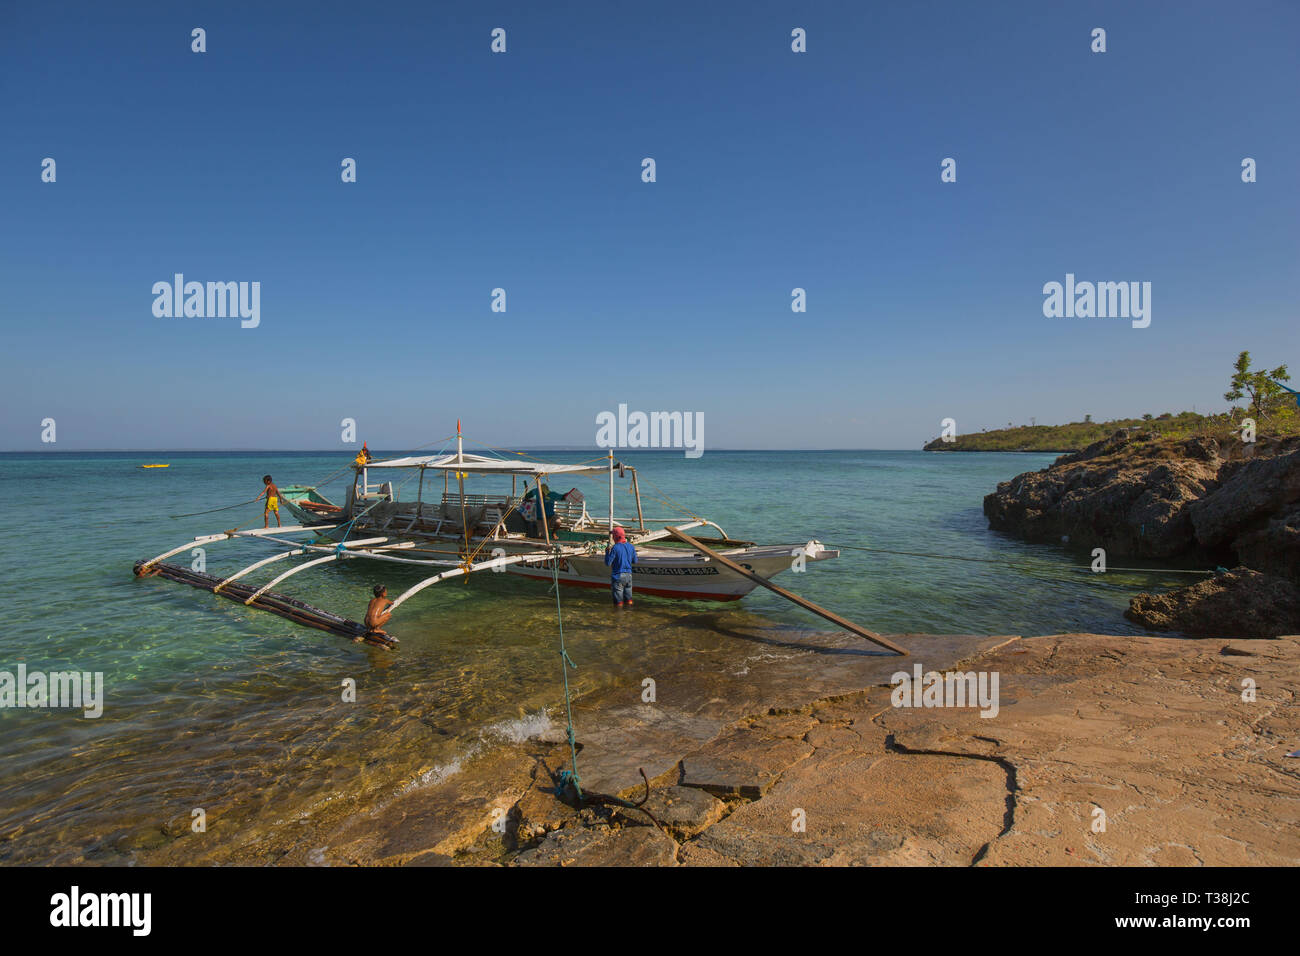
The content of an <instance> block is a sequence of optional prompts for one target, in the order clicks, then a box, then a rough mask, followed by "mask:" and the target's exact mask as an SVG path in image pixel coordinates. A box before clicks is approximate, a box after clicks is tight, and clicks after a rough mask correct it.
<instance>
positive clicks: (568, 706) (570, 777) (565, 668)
mask: <svg viewBox="0 0 1300 956" xmlns="http://www.w3.org/2000/svg"><path fill="white" fill-rule="evenodd" d="M559 565H560V559H559V557H558V556H556V557H554V558H553V559H552V560H551V582H552V586H553V587H554V588H555V621H556V623H557V624H558V625H559V630H560V670H561V671H562V672H563V674H564V710H565V715H566V717H567V719H568V722H569V724H568V728H567V735H568V738H569V759H570V761H571V762H572V765H573V770H572V771H568V770H561V771H560V787H561V789H563V787H564V785H565V784H566V783H572V784H573V791H574V793H576V794H577V796H578V800H579V801H581V800H582V782H581V780H580V778H579V777H578V745H577V742H576V741H577V738H576V736H575V734H574V732H573V701H572V698H571V696H570V694H569V668H570V667H572V668H573V669H574V670H575V671H576V670H577V669H578V665H577V664H575V663H573V658H571V657H569V652H568V650H566V649H565V646H564V614H563V612H562V610H561V608H560V570H559ZM647 786H648V785H647Z"/></svg>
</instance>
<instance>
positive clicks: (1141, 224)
mask: <svg viewBox="0 0 1300 956" xmlns="http://www.w3.org/2000/svg"><path fill="white" fill-rule="evenodd" d="M196 26H201V27H203V28H205V29H206V31H207V52H206V53H204V54H201V55H200V54H194V53H191V52H190V42H191V41H190V30H191V29H192V28H193V27H196ZM1098 26H1099V27H1104V28H1105V29H1106V31H1107V46H1108V52H1106V53H1105V54H1093V53H1091V52H1090V49H1089V47H1090V42H1091V41H1090V31H1091V30H1092V28H1093V27H1098ZM494 27H502V28H504V29H506V31H507V38H508V52H507V53H505V54H504V55H493V54H492V53H491V52H490V50H489V43H490V36H489V34H490V32H491V30H492V29H493V28H494ZM794 27H803V28H804V29H806V30H807V33H808V52H807V53H806V54H798V55H797V54H794V53H792V52H791V50H790V31H791V29H792V28H794ZM1298 48H1300V8H1298V7H1297V5H1296V4H1294V3H1280V2H1278V3H1266V2H1246V3H1213V4H1211V3H1197V2H1192V3H1181V2H1180V3H1155V2H1143V3H1129V2H1119V3H1086V4H1071V5H1069V6H1068V7H1067V6H1066V5H1063V4H1056V3H1042V2H1040V0H1032V2H1022V3H981V4H975V3H968V2H957V0H953V2H943V3H915V4H911V3H871V4H868V3H860V2H852V3H850V2H844V3H805V2H800V3H762V2H745V3H739V2H737V3H710V4H700V3H653V4H646V3H625V2H614V3H611V2H599V3H598V2H591V3H581V4H577V3H569V4H564V3H545V4H541V3H536V2H527V3H517V4H498V3H493V4H483V3H471V2H462V3H454V4H448V3H385V4H353V3H320V2H316V3H310V4H307V3H303V4H283V3H262V2H259V3H229V2H222V3H196V4H179V3H175V2H157V3H124V4H116V3H113V4H107V3H103V2H88V3H50V4H30V3H5V4H3V5H0V130H2V131H3V136H2V138H0V223H2V224H3V228H2V229H0V290H2V291H3V295H0V322H2V323H3V335H4V348H3V350H2V355H0V399H2V407H3V412H2V413H0V448H7V449H28V448H40V447H42V446H41V445H40V440H39V438H40V421H41V419H42V418H45V417H53V418H55V419H56V420H57V422H58V438H59V442H58V444H57V446H55V447H56V448H57V449H62V450H68V449H76V448H182V447H185V448H195V447H198V448H229V447H241V448H248V447H255V448H282V449H293V448H331V447H339V425H338V423H339V420H340V419H341V418H343V417H344V416H350V417H353V418H355V419H357V421H358V422H359V425H360V434H361V437H363V438H365V439H366V440H368V441H369V442H370V444H371V445H372V446H374V447H379V448H405V447H411V446H414V445H417V444H419V443H421V442H424V441H428V440H431V439H434V438H438V437H440V436H443V435H446V434H448V433H450V432H452V431H453V430H454V427H455V424H454V423H455V420H456V419H457V418H458V417H460V418H463V419H464V420H465V426H466V430H467V433H469V434H471V435H473V436H474V437H476V438H478V439H480V440H482V441H486V442H488V443H490V444H495V445H502V446H515V445H529V444H532V445H540V444H572V445H583V444H591V443H592V442H593V441H594V437H595V424H594V423H595V416H596V414H597V413H598V412H600V411H602V410H606V409H609V410H613V409H615V408H616V407H617V405H618V403H620V402H625V403H627V404H628V405H629V406H630V407H631V408H632V409H642V410H646V411H653V410H687V411H697V412H702V413H703V414H704V418H705V428H706V431H705V441H706V447H715V448H723V447H732V448H735V447H748V448H762V447H768V448H793V447H878V448H915V447H919V445H920V443H921V442H922V441H924V440H925V439H927V438H930V437H933V436H934V435H936V434H937V433H938V430H939V420H940V419H942V418H944V417H947V416H951V417H953V418H955V419H956V420H957V422H958V428H959V430H961V431H968V430H975V429H977V428H978V427H979V426H981V425H988V426H993V425H999V424H1003V425H1004V424H1006V423H1007V422H1008V421H1014V422H1016V423H1017V424H1020V423H1026V422H1028V421H1029V419H1030V417H1031V416H1033V417H1036V418H1037V420H1038V421H1039V422H1040V423H1042V422H1058V421H1070V420H1078V419H1081V418H1082V417H1083V415H1084V414H1085V413H1090V414H1092V416H1093V417H1094V418H1096V419H1101V418H1105V417H1111V416H1119V415H1129V414H1141V413H1143V412H1152V413H1156V414H1159V413H1160V412H1163V411H1174V410H1178V409H1181V408H1185V407H1191V406H1193V405H1195V406H1196V408H1197V409H1198V410H1202V411H1204V410H1207V409H1221V408H1223V407H1225V403H1224V402H1223V400H1222V397H1221V395H1222V392H1223V391H1224V389H1225V387H1226V384H1227V379H1228V377H1229V372H1230V367H1231V363H1232V360H1233V359H1234V357H1235V355H1236V353H1237V352H1238V351H1239V350H1241V349H1243V348H1249V349H1251V350H1252V352H1253V353H1254V354H1256V355H1257V356H1258V357H1260V358H1261V359H1264V360H1266V361H1267V362H1268V363H1269V365H1270V366H1272V365H1276V364H1279V363H1281V362H1291V363H1292V365H1293V367H1297V368H1300V334H1298V333H1297V324H1298V323H1297V280H1298V279H1300V268H1298V264H1300V169H1298V168H1297V158H1298V157H1300V124H1297V116H1298V115H1300V111H1298V110H1297V99H1298V97H1300V94H1298V91H1300V57H1298V56H1297V49H1298ZM47 156H48V157H53V158H54V159H55V160H56V162H57V175H58V181H57V182H56V183H54V184H47V183H42V182H41V180H40V172H41V161H42V159H43V158H45V157H47ZM646 156H650V157H654V158H655V160H656V162H657V164H658V170H657V172H658V182H656V183H653V184H646V183H643V182H641V176H640V173H641V160H642V158H643V157H646ZM1246 156H1250V157H1253V158H1254V159H1255V160H1256V161H1257V162H1258V177H1259V181H1258V182H1257V183H1254V184H1251V185H1247V184H1243V183H1242V182H1241V178H1240V163H1241V160H1242V158H1243V157H1246ZM343 157H354V158H355V159H356V160H357V163H358V182H357V183H355V184H343V183H342V182H340V177H339V173H340V162H341V160H342V159H343ZM944 157H953V158H955V159H956V160H957V164H958V166H957V173H958V181H957V182H956V183H955V184H944V183H941V182H940V179H939V173H940V161H941V160H942V159H943V158H944ZM176 272H181V273H184V274H185V276H186V278H187V279H192V280H199V281H208V280H213V281H230V280H235V281H238V280H243V281H254V280H255V281H259V282H261V284H262V293H261V326H260V327H259V328H257V329H248V330H246V329H241V328H240V327H239V323H238V321H237V320H231V319H199V318H156V317H155V316H154V315H153V312H152V306H153V295H152V293H151V288H152V286H153V283H155V282H157V281H161V280H166V281H170V279H171V277H172V275H173V274H174V273H176ZM1067 272H1073V273H1075V274H1076V275H1077V276H1078V277H1079V278H1080V279H1091V280H1096V281H1102V280H1105V281H1121V280H1138V281H1149V282H1151V283H1152V286H1153V289H1152V323H1151V326H1150V328H1147V329H1142V330H1137V329H1133V328H1131V327H1130V325H1129V323H1128V322H1127V321H1125V320H1122V319H1120V320H1116V319H1049V318H1045V317H1044V316H1043V312H1042V305H1043V294H1042V286H1043V284H1044V283H1045V282H1049V281H1053V280H1055V281H1062V280H1063V279H1064V276H1065V274H1066V273H1067ZM498 286H499V287H503V288H505V289H506V292H507V296H508V312H506V313H505V314H504V315H501V314H494V313H493V312H491V311H490V293H491V290H492V289H493V288H495V287H498ZM796 286H799V287H803V288H805V289H806V290H807V293H808V312H807V313H806V314H803V315H796V314H793V313H792V312H791V311H790V292H791V289H793V288H794V287H796ZM45 447H48V446H45Z"/></svg>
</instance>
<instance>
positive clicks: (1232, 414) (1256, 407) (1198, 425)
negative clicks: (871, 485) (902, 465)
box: [921, 352, 1300, 454]
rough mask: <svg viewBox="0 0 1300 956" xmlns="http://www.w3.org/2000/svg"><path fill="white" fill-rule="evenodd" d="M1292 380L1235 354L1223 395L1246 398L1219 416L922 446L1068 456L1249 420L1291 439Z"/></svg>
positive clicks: (1199, 433) (955, 438)
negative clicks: (1102, 445)
mask: <svg viewBox="0 0 1300 956" xmlns="http://www.w3.org/2000/svg"><path fill="white" fill-rule="evenodd" d="M1290 380H1291V376H1290V374H1289V373H1288V370H1287V367H1286V366H1285V365H1280V366H1278V367H1277V368H1275V369H1272V370H1266V369H1262V368H1255V367H1253V364H1252V360H1251V357H1250V353H1249V352H1242V353H1240V354H1239V355H1238V356H1237V360H1236V362H1234V363H1233V366H1232V378H1231V380H1230V382H1229V385H1228V391H1227V392H1225V393H1224V395H1223V397H1224V399H1225V400H1227V401H1229V402H1236V401H1240V400H1242V399H1245V400H1246V401H1245V404H1244V405H1243V406H1235V405H1234V406H1233V407H1232V408H1230V409H1229V410H1228V411H1226V412H1220V413H1218V414H1215V415H1198V414H1197V413H1196V412H1179V413H1178V414H1176V415H1175V414H1174V413H1172V412H1165V413H1163V414H1160V415H1151V414H1146V415H1143V416H1142V417H1140V418H1116V419H1112V420H1111V421H1107V422H1094V421H1093V420H1092V416H1091V415H1085V416H1083V421H1081V422H1069V423H1067V424H1065V425H1039V424H1036V423H1035V424H1030V425H1018V426H1017V425H1013V424H1011V423H1010V422H1008V423H1007V427H1006V428H995V429H984V430H981V431H978V432H971V433H969V434H966V435H961V434H958V435H949V436H948V437H947V438H945V437H944V436H940V437H938V438H935V439H933V440H932V441H928V442H926V443H925V444H924V445H923V446H921V447H922V448H923V449H924V450H925V451H1037V452H1055V453H1057V454H1068V453H1073V452H1079V451H1083V450H1084V449H1085V448H1087V447H1089V446H1090V445H1094V444H1096V443H1097V442H1099V441H1102V440H1104V439H1110V438H1116V437H1120V435H1121V434H1122V435H1123V436H1124V437H1128V438H1133V439H1136V440H1138V441H1158V440H1164V439H1167V440H1174V441H1176V440H1179V439H1186V438H1206V439H1210V438H1212V439H1214V440H1215V441H1218V442H1224V441H1226V440H1228V439H1229V438H1237V439H1241V438H1242V437H1243V435H1242V433H1241V429H1242V427H1243V424H1244V422H1245V420H1246V419H1250V420H1252V421H1254V422H1255V424H1256V430H1257V432H1258V433H1259V435H1260V436H1265V435H1267V436H1269V437H1272V438H1278V439H1281V438H1289V437H1292V436H1296V435H1300V393H1297V392H1296V390H1294V389H1292V388H1290V387H1289V386H1286V385H1283V384H1282V383H1283V382H1289V381H1290Z"/></svg>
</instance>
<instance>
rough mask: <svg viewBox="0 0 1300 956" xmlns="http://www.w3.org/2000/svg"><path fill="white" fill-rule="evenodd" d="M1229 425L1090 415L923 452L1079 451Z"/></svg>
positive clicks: (928, 446)
mask: <svg viewBox="0 0 1300 956" xmlns="http://www.w3.org/2000/svg"><path fill="white" fill-rule="evenodd" d="M1230 425H1231V420H1230V417H1229V416H1228V415H1226V414H1224V415H1198V414H1197V413H1196V412H1179V413H1178V414H1176V415H1175V414H1173V413H1171V412H1165V413H1164V414H1162V415H1144V416H1143V417H1142V418H1116V419H1113V420H1111V421H1108V422H1094V421H1093V420H1092V416H1091V415H1088V416H1085V417H1084V420H1083V421H1081V422H1069V423H1067V424H1065V425H1017V426H1012V427H1009V428H995V429H991V430H989V431H979V432H972V433H970V434H967V435H957V436H955V437H954V438H952V440H945V439H943V438H936V439H934V440H933V441H929V442H926V443H925V445H924V446H923V447H924V450H925V451H1039V452H1056V453H1058V454H1065V453H1067V452H1076V451H1082V450H1083V449H1085V448H1087V447H1088V446H1089V445H1092V444H1094V443H1096V442H1099V441H1101V440H1102V439H1103V438H1110V437H1111V436H1112V435H1114V434H1115V433H1116V432H1119V431H1123V432H1130V433H1132V434H1134V435H1137V434H1143V435H1150V436H1151V437H1152V438H1191V437H1193V436H1197V435H1207V434H1218V433H1220V432H1226V431H1227V430H1228V429H1229V427H1230Z"/></svg>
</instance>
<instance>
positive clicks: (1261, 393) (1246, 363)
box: [1223, 352, 1291, 420]
mask: <svg viewBox="0 0 1300 956" xmlns="http://www.w3.org/2000/svg"><path fill="white" fill-rule="evenodd" d="M1233 371H1234V374H1233V376H1232V388H1231V389H1230V390H1229V391H1226V392H1224V393H1223V397H1224V398H1226V399H1227V400H1228V401H1230V402H1235V401H1238V400H1239V399H1242V398H1246V397H1249V398H1250V404H1249V405H1247V406H1246V408H1247V411H1249V410H1250V409H1252V408H1253V409H1254V410H1255V414H1256V415H1258V416H1259V417H1260V418H1263V419H1265V420H1267V419H1268V411H1267V410H1268V409H1270V408H1273V407H1275V406H1276V405H1278V404H1279V402H1280V401H1281V399H1282V397H1283V393H1284V392H1285V391H1286V390H1285V389H1284V388H1282V386H1281V385H1279V384H1277V383H1278V382H1289V381H1291V375H1290V373H1289V372H1288V371H1287V368H1286V366H1285V365H1279V366H1278V367H1277V368H1275V369H1273V371H1271V372H1265V371H1264V370H1263V369H1255V370H1252V369H1251V367H1250V353H1249V352H1242V353H1241V354H1240V355H1238V356H1237V362H1236V364H1235V365H1233Z"/></svg>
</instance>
